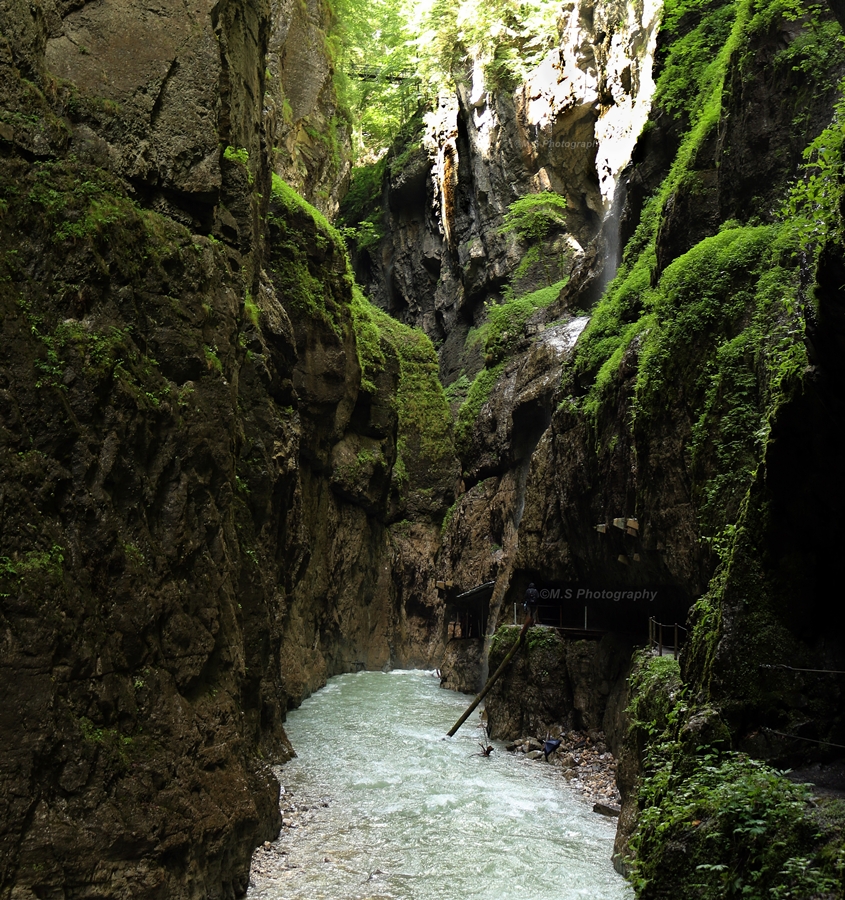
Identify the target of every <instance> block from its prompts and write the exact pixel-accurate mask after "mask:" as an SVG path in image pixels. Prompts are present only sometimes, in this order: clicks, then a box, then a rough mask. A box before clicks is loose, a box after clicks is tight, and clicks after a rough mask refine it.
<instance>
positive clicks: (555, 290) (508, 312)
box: [484, 278, 568, 364]
mask: <svg viewBox="0 0 845 900" xmlns="http://www.w3.org/2000/svg"><path fill="white" fill-rule="evenodd" d="M567 280H568V279H565V278H564V279H563V280H562V281H558V282H557V284H553V285H550V286H549V287H545V288H540V289H539V290H537V291H533V292H532V293H530V294H526V295H525V296H524V297H517V298H512V299H510V300H506V301H505V302H504V303H501V304H499V305H497V306H490V307H488V309H487V329H486V336H485V342H484V351H485V353H486V357H487V362H488V364H490V363H493V364H495V363H497V362H499V361H500V360H502V359H504V358H505V357H506V356H508V355H510V354H511V353H512V352H513V350H514V348H515V347H516V345H517V344H518V343H519V342H520V341H521V340H522V339H523V336H524V335H523V332H524V328H525V323H526V322H527V321H528V319H529V318H530V317H531V316H532V315H533V314H534V313H535V312H536V311H537V310H538V309H545V308H546V307H547V306H549V305H550V304H552V303H554V302H555V300H557V298H558V297H559V296H560V292H561V291H562V290H563V288H564V287H565V285H566V282H567Z"/></svg>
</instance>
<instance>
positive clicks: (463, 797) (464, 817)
mask: <svg viewBox="0 0 845 900" xmlns="http://www.w3.org/2000/svg"><path fill="white" fill-rule="evenodd" d="M466 704H467V698H466V697H465V696H463V695H461V694H455V693H453V692H451V691H445V690H441V689H440V687H439V685H438V681H437V679H436V678H432V677H431V675H430V674H428V673H423V672H392V673H390V674H383V673H380V672H379V673H376V672H361V673H358V674H356V675H343V676H340V677H339V678H335V679H332V681H331V682H330V683H329V684H328V685H327V686H326V687H325V688H323V690H321V691H319V692H318V693H317V694H315V695H314V696H313V697H311V698H310V699H308V700H306V701H305V702H304V703H303V704H302V706H301V707H300V709H298V710H294V711H293V712H291V713H290V714H289V717H288V722H287V725H286V730H287V732H288V735H289V737H290V739H291V741H292V742H293V745H294V747H295V748H296V751H297V753H298V758H297V759H295V760H292V761H291V762H290V763H288V764H287V765H285V766H284V768H282V769H280V770H279V776H280V780H281V782H282V784H283V785H284V786H285V790H286V794H285V796H284V797H283V801H287V802H289V803H293V804H296V805H297V806H298V807H300V808H302V807H309V812H308V813H307V815H306V816H304V817H302V818H301V819H300V820H299V827H296V828H283V829H282V834H281V835H280V837H279V839H278V841H277V842H276V843H275V844H274V846H273V848H272V850H271V851H270V852H269V853H267V852H265V851H263V850H259V851H258V852H257V854H256V858H255V862H254V865H253V874H252V883H251V886H250V890H249V893H248V895H247V896H248V897H250V898H252V900H259V898H260V900H282V898H284V900H300V898H301V900H305V898H308V900H318V898H326V900H388V898H395V900H517V898H519V900H522V898H526V900H571V898H590V900H628V898H632V897H633V892H632V890H631V888H630V887H629V886H628V884H627V883H626V882H625V881H624V880H623V879H622V878H621V877H620V876H619V875H618V874H617V873H616V872H615V871H614V869H613V867H612V865H611V863H610V854H611V850H612V846H613V837H614V830H615V822H613V821H610V820H608V819H606V818H604V817H603V816H598V815H596V814H594V813H593V812H592V810H591V809H590V807H589V806H587V805H586V804H585V803H584V802H583V801H582V800H580V799H579V798H577V797H576V795H575V794H573V793H572V792H571V791H570V789H569V788H568V786H567V785H566V782H564V781H563V780H562V779H561V778H560V776H559V775H557V776H555V774H554V773H553V770H552V768H551V767H550V766H546V764H545V763H543V762H534V761H520V760H517V759H516V758H515V757H513V756H511V755H510V754H508V753H507V752H506V751H504V750H503V748H502V746H501V745H498V746H497V748H496V749H497V752H494V753H493V755H492V756H491V757H489V758H487V757H483V756H480V755H478V753H479V750H480V748H479V741H480V739H481V737H482V733H481V732H480V731H479V730H478V729H477V728H474V727H472V724H471V723H473V722H474V721H475V720H474V719H471V720H470V722H468V723H467V724H466V725H464V727H463V729H462V730H461V731H459V732H458V734H457V735H456V737H455V738H451V739H447V740H444V734H445V733H446V732H447V731H448V729H449V728H450V727H451V726H452V725H453V724H454V722H455V720H456V719H457V718H458V716H459V715H460V714H461V713H462V712H463V710H464V708H465V706H466Z"/></svg>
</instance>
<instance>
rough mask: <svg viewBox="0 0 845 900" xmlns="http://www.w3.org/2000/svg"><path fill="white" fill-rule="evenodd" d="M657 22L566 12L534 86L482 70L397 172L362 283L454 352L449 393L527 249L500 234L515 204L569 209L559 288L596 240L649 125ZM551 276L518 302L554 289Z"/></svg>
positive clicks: (642, 13) (533, 276)
mask: <svg viewBox="0 0 845 900" xmlns="http://www.w3.org/2000/svg"><path fill="white" fill-rule="evenodd" d="M658 18H659V5H655V4H645V5H644V6H643V7H642V8H639V7H637V8H635V7H628V6H626V5H625V4H622V5H621V6H620V5H619V4H618V3H616V2H599V3H594V2H584V3H581V2H574V3H569V4H566V5H565V6H564V8H563V10H562V14H561V19H560V22H561V25H560V44H559V48H558V49H557V50H555V51H553V52H551V53H550V54H549V55H548V57H547V58H546V59H545V61H544V62H543V63H542V65H541V66H539V67H538V68H537V69H536V70H535V71H534V72H533V73H532V74H531V76H530V77H529V79H528V80H527V81H526V82H525V83H523V84H521V85H520V86H518V87H517V88H516V89H515V90H503V89H501V88H498V87H496V86H495V85H493V86H491V85H488V84H486V83H485V74H484V66H483V64H482V61H480V60H479V61H477V62H476V63H475V65H474V66H473V67H472V68H471V70H469V71H467V72H466V73H463V74H462V75H460V76H459V77H458V78H457V90H456V93H455V94H454V95H452V96H450V95H449V94H448V93H446V92H444V93H441V95H440V98H439V104H438V106H437V108H436V109H435V110H434V111H433V112H431V113H429V114H428V115H427V117H426V127H425V129H424V134H422V135H421V136H420V146H419V148H418V149H416V150H413V151H412V152H409V151H408V150H407V149H406V150H405V151H404V152H403V153H401V154H400V155H399V157H398V158H397V159H394V160H392V161H391V162H390V165H389V167H388V172H387V174H386V176H385V181H384V195H383V202H384V217H385V218H384V222H385V229H384V232H385V236H384V238H383V239H382V240H381V241H380V242H379V243H377V244H376V245H375V246H372V247H369V248H368V249H366V250H364V251H362V252H360V253H359V254H358V257H357V261H356V265H357V270H358V274H359V276H360V277H361V278H362V280H363V283H364V284H366V285H367V287H368V289H369V293H370V296H371V297H372V298H373V301H374V302H376V303H377V304H378V305H379V306H381V307H383V308H384V309H387V310H388V311H390V312H391V314H392V315H395V316H396V317H397V318H399V319H400V320H402V321H405V322H410V323H413V324H416V325H420V326H421V327H422V328H424V329H425V330H426V332H427V333H428V334H429V335H431V336H432V338H435V339H439V340H443V341H444V343H443V346H442V348H441V350H440V359H441V371H442V373H443V375H444V379H445V381H446V382H447V383H448V382H451V381H453V380H455V379H456V378H457V377H458V376H459V374H460V373H461V370H462V369H463V370H465V371H466V372H467V373H468V374H469V375H470V376H472V375H474V374H475V372H476V371H477V370H478V368H479V361H478V360H477V359H473V358H471V357H467V356H466V354H465V352H464V341H465V338H466V336H467V331H468V329H469V328H470V326H472V325H473V324H476V325H477V324H479V323H480V322H481V321H483V319H484V302H485V301H492V302H497V301H499V300H500V299H501V296H502V289H503V287H504V286H505V284H506V283H507V282H508V281H510V280H511V277H512V274H513V271H514V269H515V268H516V266H517V264H518V263H519V261H520V259H521V258H522V256H523V255H524V254H525V252H526V250H527V249H528V248H527V247H526V246H520V245H519V244H518V243H517V242H516V241H515V240H514V238H513V236H508V235H506V234H503V233H502V220H503V216H504V214H505V212H506V211H507V209H508V207H509V205H510V204H511V203H512V202H513V201H514V200H517V199H518V198H520V197H522V196H524V195H526V194H528V193H532V192H537V191H542V190H553V191H556V192H557V193H559V194H561V195H562V196H563V197H565V199H566V202H567V210H566V228H567V231H566V233H563V234H561V233H560V232H559V231H556V232H555V233H554V234H552V235H551V236H550V239H549V244H548V246H547V247H546V248H545V250H546V252H547V253H548V254H549V255H550V256H552V257H554V258H555V260H556V263H555V268H556V278H555V280H557V278H561V277H563V276H564V275H566V274H567V271H568V268H569V266H570V265H571V263H572V262H573V261H574V260H576V259H577V258H579V257H580V255H581V254H582V253H583V248H584V247H586V246H587V245H588V244H589V242H590V241H592V240H593V239H594V238H595V237H596V235H597V233H598V231H599V227H600V225H601V223H602V221H603V219H604V217H605V215H606V213H607V212H608V211H609V210H610V208H611V205H612V202H613V197H614V192H615V186H616V183H617V180H618V177H619V173H620V171H621V169H622V167H623V166H624V165H626V164H627V162H628V159H629V157H630V153H631V150H632V149H633V146H634V143H635V141H636V138H637V134H638V133H639V131H640V129H641V128H642V125H643V124H644V122H645V120H646V115H647V113H648V105H649V98H650V95H651V90H652V87H653V83H652V79H651V59H652V53H653V50H654V44H655V40H656V36H657V24H658ZM400 149H401V148H400ZM377 199H378V201H379V202H381V201H382V198H381V197H379V198H377ZM540 268H541V267H538V266H534V267H533V268H531V269H529V271H528V273H527V275H526V277H525V278H523V279H522V280H521V282H520V284H519V285H517V287H518V289H519V290H522V291H523V292H524V291H525V290H529V289H530V288H531V287H532V286H535V287H536V286H538V284H539V283H542V278H543V277H544V275H543V274H542V273H541V272H540ZM558 269H559V270H560V271H559V272H558V271H557V270H558Z"/></svg>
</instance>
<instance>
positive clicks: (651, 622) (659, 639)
mask: <svg viewBox="0 0 845 900" xmlns="http://www.w3.org/2000/svg"><path fill="white" fill-rule="evenodd" d="M664 628H667V629H672V632H671V633H672V636H673V638H674V643H672V644H667V643H666V642H665V641H664V640H663V629H664ZM682 631H683V633H684V638H686V635H687V634H688V633H689V632H688V631H687V629H686V628H684V626H683V625H679V624H678V623H677V622H675V624H674V625H666V624H665V623H664V622H658V621H657V619H655V618H654V616H649V617H648V646H649V649H650V650H652V651H653V650H654V649H655V647H656V648H657V655H658V656H663V649H664V647H665V648H666V649H667V650H669V649H671V650H672V656H673V657H674V658H675V659H677V658H678V653H679V651H680V648H681V632H682Z"/></svg>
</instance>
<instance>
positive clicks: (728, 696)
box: [0, 0, 845, 900]
mask: <svg viewBox="0 0 845 900" xmlns="http://www.w3.org/2000/svg"><path fill="white" fill-rule="evenodd" d="M387 6H390V4H388V5H387ZM394 6H395V9H396V10H398V9H399V6H398V4H394ZM416 6H419V4H418V5H416ZM413 7H414V5H412V6H411V7H406V8H404V11H405V12H406V13H407V12H408V10H409V9H412V8H413ZM384 8H386V7H385V4H381V5H379V4H376V5H374V6H373V12H372V13H371V14H372V15H373V16H375V15H376V14H377V9H380V10H382V11H383V10H384ZM354 12H355V6H354V5H352V4H349V3H347V4H346V5H343V4H338V5H336V6H330V5H329V4H328V3H326V2H324V0H303V2H301V3H294V2H292V0H278V2H277V0H272V2H271V0H218V2H216V3H211V2H206V0H197V2H195V3H193V4H191V3H187V2H184V0H154V2H150V3H138V2H136V0H108V2H106V0H30V2H26V3H24V2H22V0H0V76H1V77H0V238H2V239H1V240H0V346H2V354H0V471H1V472H2V478H1V479H0V787H1V788H2V789H0V898H4V900H5V898H9V900H12V898H14V900H20V898H27V897H88V898H123V897H130V896H131V897H133V898H145V897H162V896H166V897H173V898H200V897H209V898H217V897H234V896H242V895H243V894H244V893H245V891H246V888H247V884H248V881H249V866H250V859H251V856H252V852H253V850H254V848H255V847H256V846H258V845H259V844H260V843H262V842H264V841H265V840H273V839H274V838H275V836H276V835H277V834H278V832H279V828H280V826H281V817H280V813H279V804H278V783H277V781H276V777H275V775H274V771H273V767H274V766H276V765H278V764H281V763H284V762H285V761H286V760H289V759H291V757H292V755H293V753H294V748H293V747H292V746H291V744H290V742H289V740H288V738H287V735H286V733H285V729H284V721H285V717H286V714H287V712H288V711H289V710H291V709H293V708H295V707H296V706H298V705H299V704H300V703H301V702H302V701H303V700H304V699H305V698H306V697H308V696H309V695H311V694H312V693H313V692H314V691H316V690H317V689H319V688H320V687H321V686H323V685H324V684H325V683H326V681H327V679H328V678H330V677H332V676H334V675H338V674H342V673H351V672H356V671H361V670H378V669H382V668H385V669H389V668H392V667H397V668H402V667H416V666H419V667H425V668H438V669H440V670H441V677H442V678H443V681H444V685H445V686H446V687H452V688H456V689H458V690H464V691H468V692H474V691H475V690H476V689H477V688H478V687H479V683H480V681H481V680H482V679H483V676H484V674H485V673H486V671H487V668H488V666H489V667H490V668H491V670H492V667H494V666H495V665H496V663H497V660H500V659H501V658H502V656H503V655H504V652H505V651H506V649H507V647H508V645H509V641H510V640H512V637H511V634H512V632H511V630H509V629H507V628H501V629H499V630H498V631H497V626H504V625H507V624H509V623H511V622H513V618H514V609H515V608H516V610H517V614H519V610H520V609H521V604H522V599H523V597H524V595H525V590H526V588H527V586H528V585H529V583H536V584H537V585H538V586H539V587H542V589H543V591H545V596H546V598H554V606H553V608H551V609H545V610H543V609H541V619H543V618H544V617H545V621H546V624H547V625H549V626H551V625H559V626H563V627H564V629H565V628H570V629H572V631H571V632H570V633H569V636H567V632H566V631H565V630H564V631H563V632H562V633H563V635H564V636H563V637H560V636H559V635H558V634H557V633H556V632H554V630H553V629H551V628H544V629H535V631H536V632H537V634H536V636H535V640H533V641H532V642H531V643H530V646H528V647H527V649H526V651H525V653H524V654H523V656H522V657H520V658H519V660H518V662H517V663H516V664H515V665H514V666H513V667H512V669H511V670H509V673H508V674H507V675H506V676H505V678H504V680H503V682H502V684H500V687H499V690H498V691H497V692H496V693H494V694H493V695H491V699H490V701H489V703H488V715H489V718H490V725H491V733H492V734H493V737H495V738H500V739H514V738H517V737H521V736H525V735H526V734H527V733H528V732H529V731H530V732H533V733H534V734H535V735H536V734H541V732H543V731H544V730H545V729H548V728H551V727H553V726H555V725H562V724H564V722H565V721H567V720H568V722H569V725H570V726H572V727H576V728H583V729H585V730H589V729H603V730H604V732H605V734H606V735H607V736H608V741H609V742H611V743H612V746H613V750H614V753H616V754H617V755H619V774H618V778H619V787H620V790H621V792H622V799H623V805H622V814H621V816H620V824H619V829H618V832H617V842H616V848H615V854H614V861H615V864H616V866H617V869H618V870H619V871H622V872H624V873H625V874H626V875H627V876H628V877H629V878H630V880H631V883H632V885H633V887H634V890H635V891H636V893H637V895H638V896H640V897H644V898H657V897H677V896H679V895H681V894H683V893H684V892H689V893H690V895H691V896H700V897H708V898H709V897H713V898H715V897H733V896H736V897H739V896H744V897H749V896H750V897H758V896H759V897H770V896H771V897H776V898H788V897H800V898H810V897H818V898H834V897H840V898H841V897H843V892H845V885H843V871H845V844H843V838H842V823H843V820H845V810H843V806H842V800H841V796H840V797H837V796H836V792H837V790H839V791H841V790H842V788H843V785H842V783H841V777H840V778H839V779H838V780H837V776H836V773H837V764H838V765H839V766H841V759H842V747H843V746H845V720H844V719H843V714H844V713H843V711H845V706H843V694H842V691H843V679H842V672H843V671H845V632H843V624H845V623H844V622H843V612H842V605H841V603H839V602H838V597H839V594H840V591H841V584H842V577H841V576H842V575H843V572H842V568H843V561H842V560H843V557H842V554H841V552H840V545H841V543H842V538H843V522H842V515H841V510H842V509H843V508H845V479H844V478H843V471H842V466H841V464H840V463H841V451H840V448H841V446H842V444H843V440H842V439H843V434H842V432H843V428H844V427H845V426H843V423H844V422H845V419H843V399H845V385H844V384H843V374H842V366H841V357H842V350H843V345H845V319H843V295H842V291H843V283H845V278H843V274H844V273H845V241H844V240H843V232H842V205H843V183H842V169H843V161H842V147H843V135H844V134H845V132H843V127H845V126H844V124H843V108H842V101H841V79H842V77H843V76H845V48H843V46H842V44H843V36H842V27H843V23H845V11H843V9H842V8H841V6H840V4H838V3H835V2H833V0H831V2H830V3H829V4H828V5H826V4H822V3H815V2H809V0H737V2H727V0H665V2H664V4H663V5H662V7H661V6H659V5H658V4H656V3H652V2H649V0H636V2H623V0H566V2H563V3H558V4H555V3H548V2H546V3H542V4H535V5H534V6H532V7H530V8H529V7H527V6H520V5H519V4H516V3H510V4H509V3H505V2H502V3H492V4H488V5H486V6H483V7H482V5H481V4H475V3H470V2H469V0H467V2H465V3H461V4H459V3H448V2H446V0H441V2H439V3H436V4H433V6H432V9H431V12H430V18H429V19H428V20H426V21H425V22H423V23H422V24H419V23H418V24H419V28H420V29H421V32H420V33H423V29H424V28H428V29H429V30H428V31H425V32H424V35H423V37H424V40H425V41H426V42H427V43H428V45H430V48H431V53H430V54H429V55H428V56H425V55H424V54H422V55H421V56H420V59H419V60H417V62H418V64H419V65H418V69H419V71H417V72H414V73H411V74H408V73H407V72H406V71H405V70H404V69H401V70H398V71H399V74H396V73H393V74H391V78H394V81H389V80H388V84H389V85H390V84H395V85H398V86H399V87H401V89H402V90H403V91H405V92H406V93H405V94H402V97H403V98H404V101H405V106H406V108H404V110H403V118H402V121H401V122H399V123H398V126H397V127H395V128H394V129H393V131H392V132H390V134H389V135H388V137H389V139H383V136H382V135H379V136H378V140H377V139H376V138H372V141H371V142H374V143H373V145H372V146H365V147H364V149H363V150H362V149H361V147H360V146H357V147H356V150H354V151H353V147H352V143H353V138H354V140H355V141H356V143H357V144H360V142H361V141H362V140H364V139H365V138H367V135H363V133H362V127H363V126H362V125H361V122H363V123H364V125H366V127H371V125H372V122H373V118H372V115H370V117H369V118H367V117H366V116H365V115H364V112H365V111H366V110H365V109H364V107H365V106H366V104H367V101H366V99H365V100H364V101H363V103H364V106H362V107H359V108H358V111H357V113H355V112H353V111H352V109H351V107H350V103H351V100H350V97H352V96H353V95H354V91H353V90H352V89H351V88H350V87H349V84H348V82H349V79H350V78H353V77H357V78H358V79H359V82H360V84H364V85H366V84H367V83H368V82H367V80H366V79H368V78H370V77H376V76H377V75H378V73H377V72H376V76H374V75H373V71H372V69H370V68H367V67H366V66H365V65H364V63H363V62H361V60H357V61H355V62H354V65H353V62H352V60H353V55H352V54H350V52H349V51H348V49H347V50H344V49H343V48H344V43H343V42H344V37H343V33H344V32H343V25H344V21H346V22H347V28H349V25H348V21H349V19H348V17H349V16H350V15H352V14H353V13H354ZM378 14H379V15H381V14H382V13H378ZM358 15H359V16H360V15H361V10H360V8H359V9H358ZM344 16H346V17H347V19H344ZM376 30H378V29H376ZM347 40H348V38H347ZM359 49H360V48H359ZM344 54H346V55H344ZM364 62H367V60H364ZM369 62H373V60H370V61H369ZM344 65H346V68H347V69H348V71H346V72H345V71H344ZM356 73H357V74H356ZM344 78H346V82H344ZM344 84H346V88H344ZM398 89H399V88H397V90H398ZM344 90H346V92H347V96H346V97H344ZM407 92H410V94H408V93H407ZM355 96H358V95H355ZM372 96H377V95H372ZM372 96H371V97H370V100H369V105H370V107H371V108H376V107H378V103H376V102H375V101H374V100H373V99H372ZM384 96H388V94H385V95H384ZM408 96H411V98H412V100H413V102H411V103H408V102H407V98H408ZM359 100H360V96H359ZM417 101H419V105H417ZM391 108H392V107H391ZM362 110H364V111H362ZM405 114H406V115H405ZM356 115H358V116H359V117H360V120H359V121H356ZM368 123H369V124H368ZM365 143H366V141H365ZM374 147H375V149H374ZM376 150H378V151H380V152H375V151H376ZM356 154H357V157H358V158H357V159H356V160H353V157H354V156H355V155H356ZM353 161H355V162H356V163H357V165H356V166H355V167H354V168H353V167H352V163H353ZM332 223H334V224H332ZM481 585H487V586H488V587H487V588H486V590H485V592H482V594H479V595H476V599H478V598H480V599H478V602H479V604H480V605H479V606H477V607H476V606H473V607H472V610H473V612H472V615H474V616H475V615H476V612H475V611H476V610H477V611H478V612H477V618H476V619H475V620H473V622H472V624H471V621H470V619H471V617H468V616H469V612H470V606H469V605H467V604H468V602H469V601H467V603H464V605H462V603H463V601H461V600H460V599H459V598H460V595H461V594H462V593H465V592H466V591H469V590H470V589H472V588H475V587H477V586H481ZM579 592H580V593H579ZM585 592H586V593H585ZM637 595H639V599H634V598H635V597H636V596H637ZM646 595H648V596H653V598H654V599H652V600H648V601H646V600H645V596H646ZM585 596H586V597H588V600H587V601H582V600H581V599H579V598H583V597H585ZM573 598H575V599H573ZM473 602H475V601H473ZM585 607H586V609H585ZM460 616H463V620H462V624H460V625H458V624H457V623H456V621H455V620H456V619H457V618H458V617H460ZM585 616H588V619H589V621H588V622H587V621H584V617H585ZM649 616H654V617H656V618H657V619H658V620H660V621H661V622H667V623H675V622H677V623H679V624H680V625H682V626H683V627H684V629H686V630H687V631H688V636H687V638H686V640H685V643H684V647H683V652H682V653H681V658H680V665H678V664H676V663H675V662H674V660H671V659H669V658H668V657H655V656H653V655H651V654H648V653H646V652H644V651H643V650H642V649H640V650H637V652H636V653H634V655H633V657H632V653H633V652H634V651H635V649H636V648H638V647H639V648H642V647H643V646H644V645H645V644H646V643H647V640H646V636H647V634H648V631H647V628H648V618H649ZM479 626H480V629H479ZM472 629H474V630H472ZM582 631H583V632H589V631H594V632H595V634H581V633H580V632H582ZM600 634H601V635H603V636H602V637H601V640H594V639H593V638H596V637H598V636H599V635H600ZM517 713H518V715H517ZM497 723H498V724H497ZM497 728H498V731H496V730H495V729H497ZM541 736H542V734H541ZM788 768H792V769H795V770H797V772H798V775H797V776H796V778H797V780H799V781H811V782H815V783H817V784H818V785H819V786H820V787H821V786H823V785H824V784H825V783H826V782H827V781H830V786H831V787H832V792H831V795H830V796H824V795H823V791H822V790H819V789H814V790H813V791H811V790H810V789H806V788H802V787H800V786H799V785H797V784H795V783H794V782H793V781H790V780H789V779H788V778H786V777H785V776H784V775H783V774H782V770H784V769H788ZM696 892H697V893H696Z"/></svg>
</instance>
